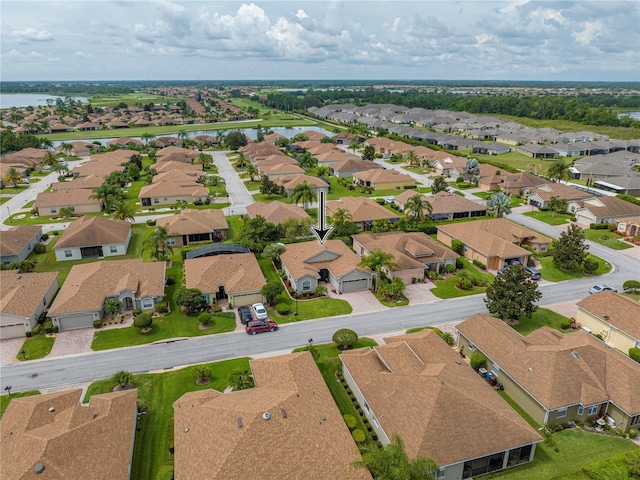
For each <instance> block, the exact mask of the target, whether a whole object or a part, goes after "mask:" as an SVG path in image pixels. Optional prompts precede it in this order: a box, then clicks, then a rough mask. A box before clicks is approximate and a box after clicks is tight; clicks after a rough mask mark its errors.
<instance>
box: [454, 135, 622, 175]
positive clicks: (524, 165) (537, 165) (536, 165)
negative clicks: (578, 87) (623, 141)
mask: <svg viewBox="0 0 640 480" xmlns="http://www.w3.org/2000/svg"><path fill="white" fill-rule="evenodd" d="M616 138H617V137H616ZM457 154H458V155H460V153H457ZM473 156H474V157H476V158H477V159H478V161H479V162H484V163H502V164H504V165H508V166H510V167H513V168H517V169H518V170H523V171H525V172H529V171H531V172H533V171H535V172H537V173H543V172H546V171H547V166H548V165H549V164H550V163H551V161H552V160H551V159H549V160H547V161H544V160H541V159H538V158H531V157H528V156H526V155H524V154H522V153H519V152H515V151H513V152H508V153H503V154H502V155H479V154H475V153H474V154H473ZM506 173H507V172H504V171H503V172H502V174H503V175H505V174H506Z"/></svg>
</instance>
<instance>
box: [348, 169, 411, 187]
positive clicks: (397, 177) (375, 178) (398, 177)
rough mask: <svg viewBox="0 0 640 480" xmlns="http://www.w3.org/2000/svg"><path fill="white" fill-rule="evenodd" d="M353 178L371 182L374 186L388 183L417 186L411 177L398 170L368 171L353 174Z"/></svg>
mask: <svg viewBox="0 0 640 480" xmlns="http://www.w3.org/2000/svg"><path fill="white" fill-rule="evenodd" d="M353 178H357V179H358V180H363V181H365V182H371V183H372V184H373V185H375V184H376V183H388V182H402V183H406V184H410V185H415V183H416V181H415V180H414V179H413V178H412V177H410V176H409V175H405V174H404V173H400V172H398V171H397V170H391V169H386V170H385V169H382V168H380V169H376V170H366V171H364V172H356V173H354V174H353Z"/></svg>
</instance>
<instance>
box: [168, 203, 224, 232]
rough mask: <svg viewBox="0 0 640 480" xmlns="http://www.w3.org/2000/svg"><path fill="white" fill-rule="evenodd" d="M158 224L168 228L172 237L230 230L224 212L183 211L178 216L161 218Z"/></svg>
mask: <svg viewBox="0 0 640 480" xmlns="http://www.w3.org/2000/svg"><path fill="white" fill-rule="evenodd" d="M157 224H158V226H164V227H167V231H168V232H169V235H171V236H175V235H190V234H195V233H208V232H213V231H214V230H228V229H229V224H228V223H227V219H226V218H225V217H224V213H223V212H222V210H190V209H187V210H182V211H181V212H180V213H178V214H176V215H171V216H169V217H162V218H159V219H158V220H157Z"/></svg>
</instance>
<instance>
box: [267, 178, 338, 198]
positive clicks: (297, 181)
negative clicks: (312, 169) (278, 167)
mask: <svg viewBox="0 0 640 480" xmlns="http://www.w3.org/2000/svg"><path fill="white" fill-rule="evenodd" d="M305 182H306V183H307V184H309V186H310V187H311V190H312V191H313V194H314V196H316V197H317V196H318V190H324V191H325V192H327V191H329V184H328V183H327V182H325V181H324V180H323V179H321V178H318V177H312V176H311V175H304V174H301V173H300V174H297V175H286V176H283V177H276V178H274V179H273V183H275V184H276V185H277V186H279V187H280V191H281V192H282V193H283V194H285V195H287V197H291V194H292V193H293V190H294V189H295V188H296V187H297V186H298V185H301V184H303V183H305Z"/></svg>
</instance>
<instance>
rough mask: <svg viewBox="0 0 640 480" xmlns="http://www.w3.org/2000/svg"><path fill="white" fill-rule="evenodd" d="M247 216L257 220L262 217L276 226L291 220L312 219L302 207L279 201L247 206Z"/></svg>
mask: <svg viewBox="0 0 640 480" xmlns="http://www.w3.org/2000/svg"><path fill="white" fill-rule="evenodd" d="M247 216H248V217H249V218H256V217H257V216H261V217H262V218H264V219H265V220H266V221H267V222H269V223H273V224H274V225H280V224H281V223H283V222H284V221H285V220H288V219H289V218H295V219H296V220H298V221H302V220H306V219H308V218H311V217H310V216H309V214H308V213H307V212H305V210H304V209H303V208H302V207H299V206H298V205H291V204H289V203H282V202H281V201H279V200H275V201H273V202H270V203H265V202H255V203H252V204H251V205H247Z"/></svg>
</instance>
